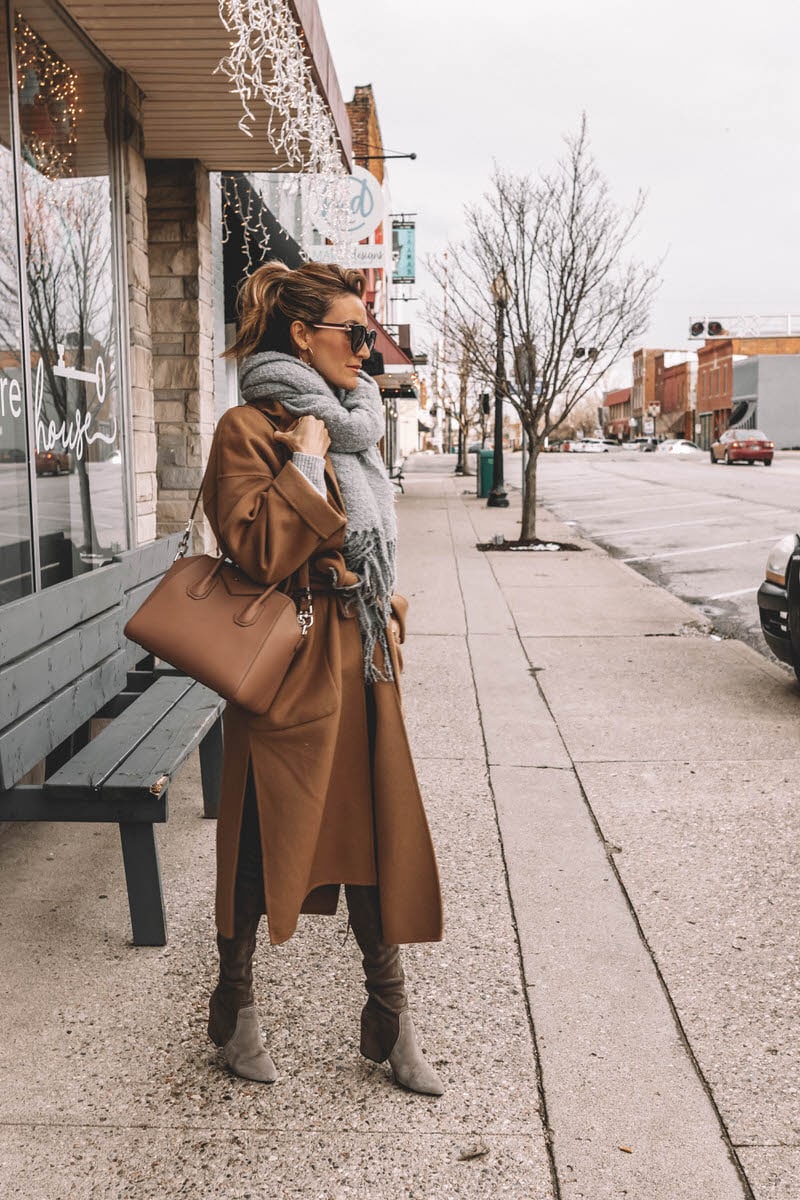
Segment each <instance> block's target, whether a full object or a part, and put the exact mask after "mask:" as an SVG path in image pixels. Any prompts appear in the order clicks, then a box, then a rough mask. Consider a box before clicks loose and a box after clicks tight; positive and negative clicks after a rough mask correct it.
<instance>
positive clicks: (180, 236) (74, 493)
mask: <svg viewBox="0 0 800 1200" xmlns="http://www.w3.org/2000/svg"><path fill="white" fill-rule="evenodd" d="M301 10H302V12H303V14H304V16H303V21H304V24H303V25H302V26H301V25H300V19H299V17H298V18H297V27H296V30H295V33H296V47H295V49H292V47H289V48H288V50H287V53H288V52H290V51H291V52H292V53H296V54H297V55H299V56H300V58H299V59H298V62H299V61H300V60H301V59H302V61H303V62H304V63H305V64H306V68H307V70H308V73H309V84H308V86H309V87H312V86H313V87H316V88H317V90H318V92H319V95H320V96H321V98H322V100H323V101H324V104H325V106H326V111H327V113H328V115H329V118H330V124H331V128H332V130H334V131H335V136H336V139H337V147H338V148H337V154H338V156H339V161H340V163H341V164H342V165H343V166H345V167H349V166H350V162H351V159H350V129H349V122H348V120H347V113H346V110H345V107H344V102H343V100H342V97H341V94H340V93H339V90H338V84H337V82H336V76H335V72H334V71H333V67H332V64H331V62H330V56H329V52H328V48H327V45H326V43H325V39H324V33H323V32H322V26H321V23H320V22H319V17H318V12H317V9H316V4H315V3H314V2H313V0H304V3H302V4H299V5H295V6H293V8H292V10H291V11H292V12H293V13H294V14H295V16H296V15H297V13H298V12H299V11H301ZM0 25H2V29H0V74H2V78H3V80H4V82H5V87H4V89H3V99H2V102H0V186H2V189H3V204H2V210H1V211H2V219H1V220H0V255H2V271H0V296H2V304H1V305H0V535H1V536H0V603H7V602H9V601H12V600H15V599H19V598H21V597H24V596H26V595H28V594H30V593H31V592H33V591H38V590H41V589H42V588H46V587H53V586H58V585H59V584H61V583H64V582H66V581H67V580H69V579H71V578H72V577H74V576H75V575H78V574H82V573H84V572H86V571H91V570H93V569H95V568H96V567H100V566H102V565H103V564H104V563H106V562H109V561H110V560H111V559H112V558H113V557H114V555H115V554H117V553H119V552H120V551H122V550H124V549H126V548H128V547H130V546H134V545H138V544H142V543H144V542H147V541H149V540H151V539H153V538H154V537H156V536H157V535H159V534H162V533H167V532H171V531H172V530H174V529H177V528H180V527H182V526H183V525H184V524H185V522H186V519H187V516H188V512H189V509H190V507H191V504H192V501H193V498H194V496H195V494H196V491H197V488H198V486H199V484H200V480H201V477H202V472H203V467H204V464H205V462H206V458H207V453H208V447H209V444H210V441H211V437H212V434H213V429H214V424H215V421H216V417H217V415H218V414H217V411H216V402H215V373H216V372H215V362H216V361H217V359H218V355H219V353H220V351H221V350H222V349H223V346H221V345H220V344H219V340H220V339H219V334H218V332H217V333H216V334H215V324H216V323H217V322H216V318H215V312H216V311H217V306H218V305H220V306H221V305H222V296H221V283H220V273H219V270H218V265H217V264H216V262H215V255H216V251H217V250H218V249H219V247H218V244H217V243H218V242H219V239H220V237H221V211H220V206H221V200H220V189H219V184H218V179H217V176H216V173H217V172H222V171H248V170H261V171H267V170H272V169H274V168H275V167H277V166H280V165H285V164H282V160H281V157H280V156H279V154H278V152H277V151H276V150H275V149H274V147H273V145H272V144H271V143H270V141H269V139H268V138H267V137H266V136H265V134H264V131H263V128H264V124H265V119H266V116H267V115H268V113H267V111H266V110H265V109H262V111H261V113H260V114H259V115H260V117H261V122H262V123H261V125H260V126H259V125H257V127H256V132H257V133H258V135H259V136H254V137H249V136H247V134H246V133H245V132H244V130H243V129H242V128H241V127H240V121H241V120H242V107H241V102H240V100H239V97H238V96H237V95H235V94H233V92H232V89H231V85H230V81H229V80H227V79H226V78H225V77H224V76H223V75H214V73H213V72H214V68H215V67H216V65H217V63H219V61H220V59H222V58H223V57H224V56H225V55H226V54H227V53H228V52H229V49H230V34H229V33H228V32H227V31H226V30H225V29H224V27H223V26H222V24H221V22H220V20H219V13H218V6H217V4H216V3H215V2H211V0H198V2H197V3H196V4H194V5H192V6H191V7H190V6H183V5H178V6H174V5H173V6H170V5H157V4H155V3H150V2H147V3H138V4H134V3H133V2H132V0H131V2H128V0H121V2H119V3H115V4H114V5H108V4H103V3H99V2H90V0H80V2H79V0H73V2H71V3H66V4H65V5H64V6H59V5H57V4H55V3H50V2H48V0H30V3H25V4H23V5H21V6H20V8H17V6H13V7H12V6H10V5H9V4H8V3H6V2H5V0H3V2H0ZM190 34H191V36H189V35H190ZM176 45H177V46H178V47H179V49H178V50H177V51H176V50H175V49H174V47H175V46H176ZM162 47H163V48H164V49H163V50H162ZM170 47H172V48H173V49H172V50H170V49H169V48H170ZM176 57H177V58H179V59H180V86H178V87H176V73H175V62H176ZM253 107H254V109H255V105H254V106H253ZM273 117H274V120H275V122H276V123H277V126H276V127H277V128H280V123H281V122H282V121H284V120H286V119H287V118H286V117H285V116H284V115H283V114H282V113H280V112H274V113H273ZM300 168H301V164H299V163H298V164H296V165H295V167H294V169H295V170H299V169H300ZM215 181H216V182H215ZM204 536H205V535H204V530H203V527H202V522H201V523H200V529H199V534H198V541H199V543H200V544H203V542H204Z"/></svg>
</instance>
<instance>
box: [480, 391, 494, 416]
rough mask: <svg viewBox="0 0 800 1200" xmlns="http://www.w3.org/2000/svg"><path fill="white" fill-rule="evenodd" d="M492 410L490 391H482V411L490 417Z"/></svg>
mask: <svg viewBox="0 0 800 1200" xmlns="http://www.w3.org/2000/svg"><path fill="white" fill-rule="evenodd" d="M491 411H492V397H491V396H490V395H489V393H488V392H482V393H481V412H482V413H483V415H484V416H485V417H488V415H489V413H490V412H491Z"/></svg>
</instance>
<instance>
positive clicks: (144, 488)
mask: <svg viewBox="0 0 800 1200" xmlns="http://www.w3.org/2000/svg"><path fill="white" fill-rule="evenodd" d="M142 98H143V97H142V93H141V91H140V90H139V88H138V87H137V86H136V84H135V83H134V82H133V80H132V79H129V78H127V77H126V79H125V82H124V87H123V134H124V141H123V171H124V192H125V252H126V267H127V276H128V326H129V331H130V334H129V337H130V341H129V350H128V353H129V358H130V385H131V386H130V399H131V409H132V427H133V448H132V454H133V482H134V497H135V504H136V511H135V514H134V516H135V519H134V527H135V530H136V541H137V544H138V545H141V544H142V543H144V542H150V541H152V540H153V538H154V537H155V536H156V428H155V413H154V409H153V357H152V342H151V337H150V312H149V294H150V274H149V270H148V262H147V178H146V174H145V163H144V157H143V149H144V139H143V136H142V123H141V112H142Z"/></svg>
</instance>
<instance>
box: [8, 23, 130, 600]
mask: <svg viewBox="0 0 800 1200" xmlns="http://www.w3.org/2000/svg"><path fill="white" fill-rule="evenodd" d="M39 2H40V3H43V4H45V5H46V6H47V7H48V8H49V9H51V11H52V12H53V13H54V14H55V15H56V16H57V17H58V19H59V20H60V21H61V22H63V24H64V25H65V26H66V27H67V28H68V29H69V31H70V33H72V34H73V36H74V37H75V38H77V39H78V40H79V41H80V42H81V43H82V44H83V45H84V46H85V47H86V49H87V50H88V51H89V53H90V54H91V55H92V56H93V57H94V58H95V59H96V60H97V62H98V64H99V65H100V66H101V67H102V68H103V70H104V71H105V72H106V73H107V81H108V82H107V88H106V96H105V114H106V122H105V127H106V136H107V142H108V183H109V201H110V208H111V214H110V217H111V275H112V280H111V282H112V291H113V295H114V301H115V302H114V318H115V319H114V333H115V336H116V340H117V346H116V352H117V360H118V370H117V379H116V386H117V389H118V393H117V402H118V409H119V444H120V452H121V455H122V467H123V470H122V493H123V495H122V502H123V506H124V526H125V530H126V533H127V542H128V545H129V546H131V547H132V546H135V545H136V502H135V490H134V487H135V478H134V463H133V450H134V438H133V413H132V407H131V380H130V353H129V347H130V327H129V317H128V278H127V254H126V248H127V243H126V230H125V219H124V213H125V173H124V166H123V144H124V141H123V131H122V125H123V122H122V111H123V103H122V98H123V76H122V72H121V71H120V70H119V68H117V67H115V66H114V64H113V63H112V62H111V61H110V60H109V59H108V58H106V56H105V55H104V54H103V53H102V51H101V50H99V49H98V48H97V46H95V44H94V43H93V42H92V41H91V40H90V38H88V37H87V36H86V33H85V32H84V31H83V30H82V29H81V27H80V26H79V25H78V24H77V22H76V21H75V20H74V19H73V17H72V16H71V15H70V14H69V13H68V12H66V11H65V9H64V8H62V7H61V5H60V4H58V3H56V2H55V0H39ZM0 4H2V9H3V12H4V13H5V17H6V53H7V56H8V76H7V79H6V80H5V84H6V86H7V87H8V88H9V100H10V103H9V113H10V120H11V155H12V165H13V172H14V219H15V223H16V235H17V236H16V252H17V270H18V275H19V307H20V343H21V344H20V362H21V364H22V370H21V385H22V396H23V403H24V409H25V442H26V448H27V455H28V461H27V473H28V512H29V519H30V526H31V591H30V592H29V593H28V594H29V595H32V594H35V593H37V592H41V591H42V590H43V585H42V565H41V555H40V549H39V538H40V534H39V505H38V487H37V478H36V422H35V415H34V411H33V394H32V380H31V367H30V363H31V346H32V341H31V336H30V328H29V323H28V311H29V304H30V297H29V294H28V280H27V266H26V259H25V226H24V222H25V218H24V207H23V199H22V186H23V185H22V139H21V126H20V112H19V93H18V80H17V55H16V45H15V40H14V21H15V14H16V11H17V9H19V10H20V11H21V12H22V15H23V16H25V12H24V7H25V6H24V3H20V2H18V3H16V4H12V3H11V0H0ZM53 586H56V587H57V586H58V585H57V584H56V585H53Z"/></svg>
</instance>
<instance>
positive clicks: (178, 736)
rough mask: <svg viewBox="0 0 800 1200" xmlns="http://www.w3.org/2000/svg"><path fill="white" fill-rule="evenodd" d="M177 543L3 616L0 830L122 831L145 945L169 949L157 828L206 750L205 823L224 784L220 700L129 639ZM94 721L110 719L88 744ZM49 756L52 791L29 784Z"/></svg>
mask: <svg viewBox="0 0 800 1200" xmlns="http://www.w3.org/2000/svg"><path fill="white" fill-rule="evenodd" d="M178 538H179V535H178V534H175V535H173V536H171V537H169V538H162V539H159V541H157V542H153V543H151V544H150V545H148V546H143V547H141V548H139V549H137V550H131V551H128V552H126V553H124V554H122V555H120V556H119V558H118V559H116V560H115V561H114V562H113V563H111V564H109V565H108V566H105V567H101V568H99V569H98V570H96V571H92V572H90V573H88V574H86V575H81V576H79V577H77V578H76V579H72V580H70V581H69V582H67V583H63V584H61V585H59V586H58V587H56V588H53V589H50V590H47V589H45V590H44V591H42V592H39V593H37V594H36V595H33V596H27V597H25V598H23V599H21V600H17V601H14V602H13V603H11V604H8V605H6V606H4V607H3V609H2V610H1V611H0V822H2V821H91V822H95V821H102V822H108V821H111V822H115V823H116V824H118V825H119V831H120V838H121V841H122V857H123V862H124V867H125V879H126V884H127V889H128V901H129V906H130V916H131V926H132V930H133V941H134V944H135V945H137V946H162V945H164V943H165V942H166V920H165V915H164V901H163V894H162V888H161V873H160V868H159V862H158V849H157V845H156V840H155V832H154V828H153V827H154V825H155V824H157V823H160V822H164V821H166V819H167V795H168V791H169V783H170V779H171V778H172V776H173V775H174V773H175V771H176V770H177V769H178V767H179V766H180V765H181V763H182V762H183V761H184V759H185V758H186V757H187V755H188V754H190V753H191V752H192V751H193V750H194V749H195V748H196V747H198V746H199V748H200V768H201V775H202V784H203V811H204V815H205V816H207V817H214V816H216V813H217V804H218V797H219V788H220V781H221V770H222V727H221V721H220V717H221V713H222V709H223V707H224V701H222V700H221V699H220V697H219V696H217V695H216V693H215V692H212V691H210V690H209V689H208V688H205V687H203V686H202V685H201V684H199V683H195V682H194V680H192V679H189V678H187V677H186V676H185V675H181V674H179V673H178V672H175V671H173V670H172V669H170V668H165V669H163V670H162V669H157V668H156V667H155V665H154V664H153V661H152V659H150V658H148V657H147V655H146V653H145V651H143V650H142V649H141V647H139V646H136V645H134V644H133V643H132V642H129V641H127V640H126V638H125V636H124V634H123V628H124V625H125V622H126V621H127V619H128V616H129V615H130V613H132V612H133V611H135V609H136V608H137V607H138V606H139V605H140V604H141V603H142V601H143V600H144V598H145V596H146V595H147V594H148V593H149V592H150V591H151V590H152V588H153V587H154V586H155V584H156V583H157V582H158V580H159V578H160V577H161V575H162V573H163V571H164V570H165V569H166V567H167V566H169V564H170V563H171V562H172V560H173V557H174V555H175V550H176V547H177V543H178ZM98 717H100V718H111V719H110V721H109V722H108V724H106V726H105V728H103V729H102V731H101V732H99V733H98V734H97V736H95V737H94V738H90V734H91V728H92V722H93V720H94V719H95V718H98ZM43 760H45V761H46V767H45V770H44V772H43V774H44V779H43V781H42V782H38V783H32V782H22V781H23V779H24V778H25V777H26V776H28V777H29V775H30V773H31V771H32V769H33V768H35V767H36V766H37V764H40V763H42V761H43Z"/></svg>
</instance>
